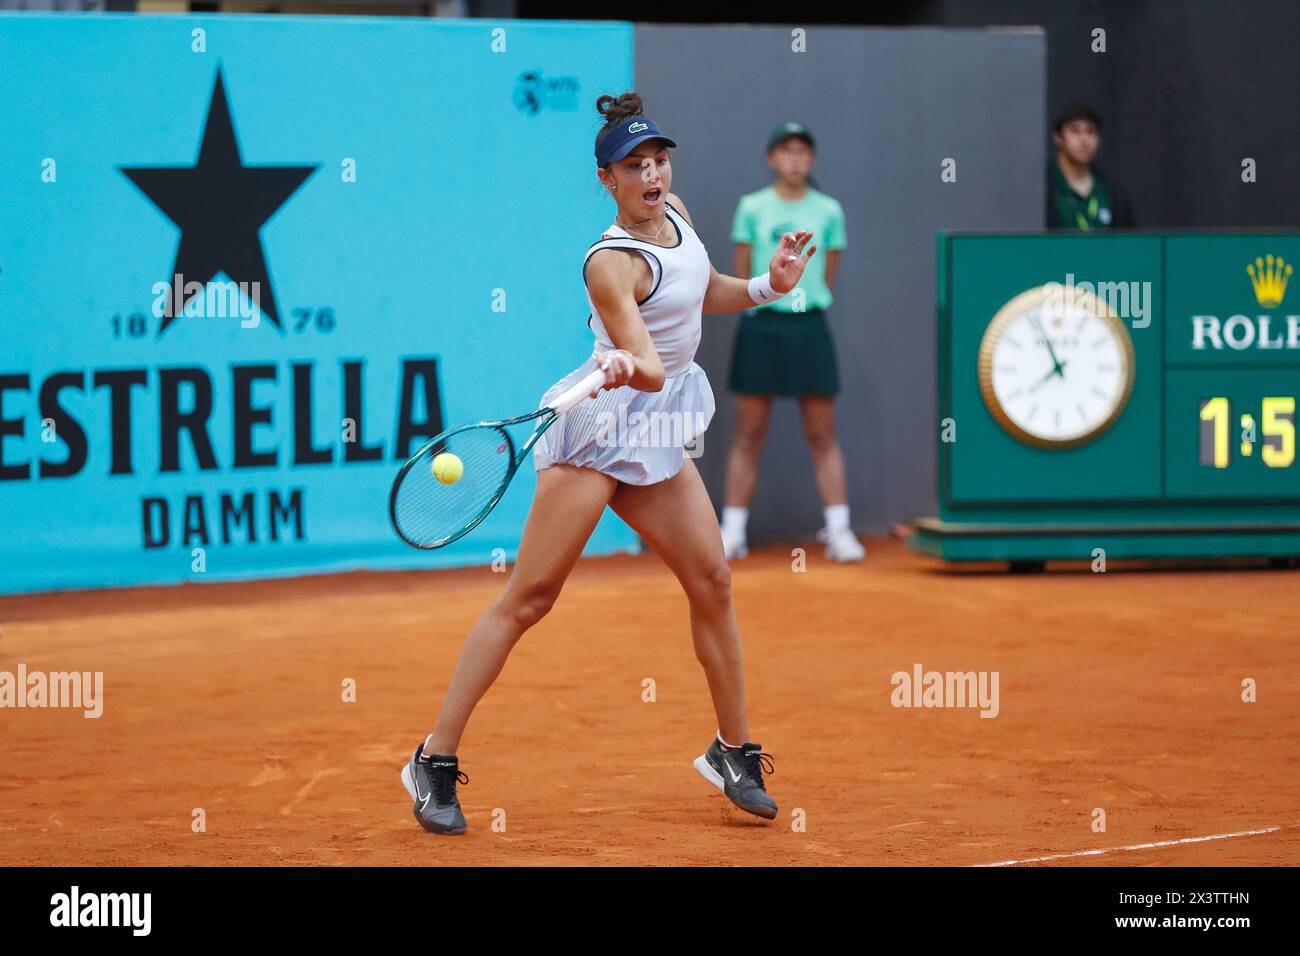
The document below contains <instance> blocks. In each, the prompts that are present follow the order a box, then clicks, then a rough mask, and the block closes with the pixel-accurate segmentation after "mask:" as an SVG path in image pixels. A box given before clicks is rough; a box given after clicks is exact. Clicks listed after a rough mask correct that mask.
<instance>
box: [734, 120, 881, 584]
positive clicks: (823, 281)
mask: <svg viewBox="0 0 1300 956" xmlns="http://www.w3.org/2000/svg"><path fill="white" fill-rule="evenodd" d="M815 159H816V154H815V153H814V151H813V138H812V134H811V133H810V132H808V129H807V127H805V126H803V125H802V124H800V123H782V124H780V125H779V126H777V127H776V129H774V130H773V131H772V135H771V136H770V137H768V141H767V163H768V165H769V166H771V167H772V170H773V172H774V173H775V174H776V178H775V180H774V181H773V183H772V185H770V186H767V187H765V188H763V189H760V190H758V191H757V192H752V193H749V194H747V195H745V196H742V197H741V199H740V203H739V205H737V207H736V216H735V219H734V221H733V222H732V227H731V241H732V242H734V243H735V255H736V270H737V271H742V270H744V271H750V269H751V263H752V262H763V261H765V260H766V259H767V258H768V257H769V256H771V255H772V250H774V249H775V248H776V247H777V245H778V244H779V243H780V242H781V236H782V235H783V234H784V233H785V231H786V230H787V229H789V228H790V224H791V223H792V222H798V223H800V224H802V225H806V226H808V227H809V228H810V229H812V230H813V231H814V232H816V233H817V235H818V236H820V237H821V241H822V244H823V246H824V251H823V253H822V256H821V258H820V259H818V260H816V261H815V262H813V263H812V265H811V266H810V267H809V269H808V272H807V274H806V275H804V277H803V279H802V281H801V283H800V289H801V290H802V291H803V300H802V301H796V298H795V297H794V296H791V297H790V298H788V299H782V300H780V301H779V302H772V303H763V304H762V305H759V306H755V307H754V308H751V309H749V310H748V311H746V312H745V314H744V315H743V316H742V317H741V320H740V323H739V324H738V325H737V326H736V340H735V344H734V346H733V348H732V353H731V375H730V376H729V379H728V383H727V384H728V386H729V387H730V389H731V391H733V392H735V393H736V436H735V439H734V440H733V441H732V444H731V454H730V455H728V456H727V486H726V503H725V505H724V507H723V509H722V546H723V548H724V550H725V551H726V554H727V557H728V558H743V557H745V555H746V554H747V553H748V552H749V548H748V545H747V544H746V540H745V537H746V535H745V525H746V522H747V521H748V519H749V502H750V499H751V498H752V497H753V496H754V486H755V485H756V484H757V483H758V456H759V452H761V451H762V450H763V440H764V439H765V438H766V436H767V423H768V418H769V417H770V416H771V414H772V402H773V399H774V398H775V397H777V396H789V397H792V398H795V399H797V400H798V402H799V412H800V414H801V416H802V417H803V431H804V437H805V438H806V439H807V441H808V448H809V450H810V451H811V452H812V458H813V474H814V476H815V477H816V480H817V490H818V492H819V493H820V495H821V499H822V505H823V508H822V513H823V514H824V516H825V521H826V526H825V527H824V528H822V529H821V530H820V531H819V532H817V539H818V540H819V541H821V542H823V543H824V544H825V545H826V557H828V558H830V559H831V560H832V561H861V560H862V559H863V558H864V557H865V555H866V552H865V550H864V549H863V547H862V542H860V541H859V540H858V539H857V536H856V535H854V533H853V531H852V530H851V527H850V525H849V498H848V481H847V479H846V478H845V476H844V454H843V452H842V451H841V450H840V441H839V436H838V435H836V433H835V393H836V392H838V391H839V387H840V384H839V375H838V373H837V370H836V367H835V345H834V342H833V341H832V339H831V330H830V327H829V325H827V322H826V315H825V310H826V309H827V308H829V307H830V305H831V301H832V296H831V285H832V284H833V283H834V282H835V271H836V267H837V266H838V265H839V258H840V250H841V249H843V248H844V246H845V235H844V210H843V209H842V208H840V204H839V202H837V201H836V200H835V199H833V198H832V197H830V196H828V195H826V194H825V193H823V192H820V191H818V190H817V189H815V188H813V187H812V186H811V185H810V180H811V178H812V177H811V172H812V167H813V161H814V160H815ZM823 267H824V270H823Z"/></svg>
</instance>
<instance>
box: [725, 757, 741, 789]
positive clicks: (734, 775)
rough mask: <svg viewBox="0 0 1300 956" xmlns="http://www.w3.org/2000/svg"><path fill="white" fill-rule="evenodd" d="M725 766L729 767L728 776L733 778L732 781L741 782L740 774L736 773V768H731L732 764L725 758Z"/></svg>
mask: <svg viewBox="0 0 1300 956" xmlns="http://www.w3.org/2000/svg"><path fill="white" fill-rule="evenodd" d="M723 766H725V767H726V768H727V776H729V777H730V778H731V782H732V783H739V782H740V774H738V773H736V772H735V771H734V770H732V769H731V764H729V763H727V762H726V761H725V760H724V761H723Z"/></svg>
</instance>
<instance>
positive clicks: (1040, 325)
mask: <svg viewBox="0 0 1300 956" xmlns="http://www.w3.org/2000/svg"><path fill="white" fill-rule="evenodd" d="M1034 325H1035V326H1036V327H1037V328H1038V332H1039V334H1040V335H1042V337H1043V344H1044V345H1046V346H1047V354H1048V355H1050V356H1051V357H1052V365H1054V366H1055V367H1056V368H1061V367H1062V366H1061V361H1060V359H1058V358H1057V357H1056V349H1054V348H1052V340H1051V339H1050V338H1048V337H1047V331H1046V330H1045V329H1044V328H1043V323H1042V320H1041V319H1034ZM1056 368H1053V369H1052V371H1053V372H1055V371H1056Z"/></svg>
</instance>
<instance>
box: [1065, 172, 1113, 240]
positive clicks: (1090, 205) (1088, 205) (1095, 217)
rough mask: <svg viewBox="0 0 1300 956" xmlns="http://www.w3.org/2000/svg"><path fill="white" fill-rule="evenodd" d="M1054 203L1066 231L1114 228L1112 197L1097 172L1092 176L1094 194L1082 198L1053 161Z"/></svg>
mask: <svg viewBox="0 0 1300 956" xmlns="http://www.w3.org/2000/svg"><path fill="white" fill-rule="evenodd" d="M1052 197H1053V198H1052V201H1053V202H1055V203H1056V208H1057V211H1058V212H1059V213H1060V216H1061V222H1062V223H1064V225H1063V226H1062V227H1061V228H1063V229H1078V230H1079V231H1080V232H1091V231H1092V230H1094V229H1109V228H1110V225H1111V212H1112V208H1111V201H1110V194H1109V193H1108V192H1107V191H1106V187H1105V186H1103V185H1102V182H1101V178H1100V177H1099V176H1097V174H1096V173H1094V174H1093V177H1092V192H1091V193H1090V194H1088V195H1087V196H1080V195H1079V194H1078V193H1076V192H1075V191H1074V187H1072V186H1071V185H1070V181H1069V180H1068V179H1066V178H1065V173H1063V172H1061V166H1060V164H1059V163H1057V162H1056V160H1052Z"/></svg>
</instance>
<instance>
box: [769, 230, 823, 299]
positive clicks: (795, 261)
mask: <svg viewBox="0 0 1300 956" xmlns="http://www.w3.org/2000/svg"><path fill="white" fill-rule="evenodd" d="M811 239H812V233H811V232H806V231H802V230H801V231H799V232H787V233H784V234H783V235H782V236H781V244H780V245H779V246H777V247H776V252H774V253H773V254H772V261H771V262H770V263H769V264H768V267H767V270H768V273H769V276H770V278H771V280H772V288H773V289H775V290H776V291H777V292H780V293H781V294H782V295H784V294H785V293H787V292H789V291H790V290H791V289H793V288H794V287H795V286H796V285H797V284H798V283H799V277H800V276H802V275H803V269H804V266H806V265H807V264H808V260H809V259H811V258H812V254H813V253H814V252H816V251H817V247H816V246H812V247H811V248H809V249H808V251H807V252H804V246H807V245H808V242H809V240H811Z"/></svg>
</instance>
